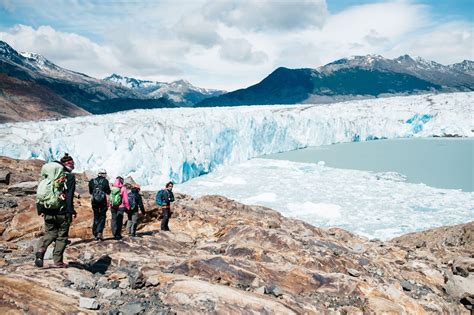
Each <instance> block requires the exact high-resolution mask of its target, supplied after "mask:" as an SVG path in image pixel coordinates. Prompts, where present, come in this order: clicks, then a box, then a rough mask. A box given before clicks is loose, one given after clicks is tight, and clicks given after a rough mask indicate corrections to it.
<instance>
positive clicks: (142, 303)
mask: <svg viewBox="0 0 474 315" xmlns="http://www.w3.org/2000/svg"><path fill="white" fill-rule="evenodd" d="M42 164H43V162H42V161H19V160H13V159H10V158H0V222H2V224H1V225H0V235H1V238H0V313H2V314H6V313H8V314H22V313H34V314H53V313H68V314H69V313H83V314H86V313H95V312H99V313H102V314H106V313H107V314H119V313H122V314H173V313H179V314H196V313H219V314H221V313H222V314H256V313H258V314H260V313H261V314H329V313H330V314H371V313H377V314H379V313H384V314H430V313H431V314H440V313H444V314H470V313H471V312H472V307H473V304H474V222H470V223H466V224H463V225H458V226H453V227H442V228H438V229H433V230H430V231H425V232H420V233H412V234H409V235H405V236H402V237H399V238H397V239H394V240H391V241H389V242H381V241H378V240H368V239H366V238H363V237H360V236H357V235H354V234H351V233H349V232H347V231H344V230H341V229H337V228H332V229H321V228H317V227H314V226H311V225H309V224H307V223H304V222H303V221H300V220H293V219H289V218H285V217H283V216H281V215H280V214H279V213H278V212H276V211H273V210H271V209H267V208H263V207H259V206H246V205H243V204H240V203H237V202H235V201H232V200H229V199H226V198H224V197H221V196H205V197H201V198H198V199H195V198H192V197H191V196H186V195H181V194H176V199H177V200H176V202H175V204H174V206H173V209H172V210H173V216H172V219H171V221H170V228H171V232H161V231H159V225H160V211H159V210H158V209H157V208H156V207H155V205H154V194H155V192H143V195H144V200H145V208H146V212H147V213H146V215H145V216H144V217H142V219H141V224H140V225H139V233H138V234H139V237H124V238H123V240H121V241H115V240H112V239H111V238H110V223H109V222H107V226H106V231H107V233H106V237H107V238H106V240H104V241H102V242H100V241H93V240H92V237H91V231H90V225H91V220H92V218H91V217H92V213H91V209H90V205H89V195H88V193H87V191H86V184H87V177H86V174H77V179H78V191H77V192H78V193H79V195H80V196H78V197H80V198H78V199H76V210H77V212H78V216H77V218H76V219H75V221H74V223H73V225H72V227H71V230H70V239H71V241H72V242H71V244H70V245H69V246H68V248H67V249H66V256H65V260H66V261H67V262H68V263H69V268H66V269H55V268H48V265H49V264H52V260H48V256H49V259H51V258H50V256H51V252H50V251H49V252H48V253H47V256H46V259H47V260H46V261H45V262H46V268H43V269H39V268H36V267H35V266H34V264H33V257H34V251H35V245H36V240H37V238H38V237H39V236H40V235H41V234H42V218H41V217H38V216H37V214H36V210H35V207H34V192H35V185H36V182H37V179H38V174H39V169H40V167H41V166H42ZM109 218H110V215H109V216H108V219H109Z"/></svg>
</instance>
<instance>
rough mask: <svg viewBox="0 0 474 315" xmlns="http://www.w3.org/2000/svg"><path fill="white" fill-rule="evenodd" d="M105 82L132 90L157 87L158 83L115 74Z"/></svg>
mask: <svg viewBox="0 0 474 315" xmlns="http://www.w3.org/2000/svg"><path fill="white" fill-rule="evenodd" d="M104 80H105V81H109V82H113V83H116V84H118V85H121V86H125V87H128V88H130V89H146V88H148V87H150V86H155V85H156V84H157V83H158V82H153V81H148V80H139V79H135V78H129V77H123V76H121V75H118V74H115V73H113V74H112V75H111V76H108V77H106V78H104Z"/></svg>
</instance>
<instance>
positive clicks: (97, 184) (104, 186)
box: [89, 170, 110, 241]
mask: <svg viewBox="0 0 474 315" xmlns="http://www.w3.org/2000/svg"><path fill="white" fill-rule="evenodd" d="M89 193H90V194H91V205H92V211H93V212H94V221H93V222H92V235H94V239H95V240H96V241H97V240H101V241H102V240H103V239H104V238H103V234H102V232H103V231H104V227H105V220H106V219H107V209H108V200H107V199H108V198H107V195H110V184H109V181H108V180H107V171H106V170H100V171H99V173H98V174H97V178H93V179H91V180H90V181H89Z"/></svg>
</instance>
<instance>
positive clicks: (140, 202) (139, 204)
mask: <svg viewBox="0 0 474 315" xmlns="http://www.w3.org/2000/svg"><path fill="white" fill-rule="evenodd" d="M130 194H133V195H134V196H135V200H136V201H137V204H136V206H135V209H130V210H132V211H134V210H138V209H140V211H141V213H142V214H145V207H144V206H143V200H142V196H141V195H140V192H139V191H138V189H134V188H132V191H130Z"/></svg>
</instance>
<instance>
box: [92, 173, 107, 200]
mask: <svg viewBox="0 0 474 315" xmlns="http://www.w3.org/2000/svg"><path fill="white" fill-rule="evenodd" d="M96 183H97V185H99V186H100V189H101V190H102V191H103V192H105V194H106V195H110V183H109V181H108V180H107V178H105V177H102V176H97V177H96V178H93V179H91V180H90V181H89V194H91V195H92V193H93V192H94V189H95V185H96Z"/></svg>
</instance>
